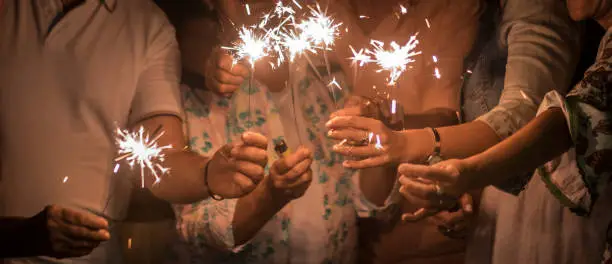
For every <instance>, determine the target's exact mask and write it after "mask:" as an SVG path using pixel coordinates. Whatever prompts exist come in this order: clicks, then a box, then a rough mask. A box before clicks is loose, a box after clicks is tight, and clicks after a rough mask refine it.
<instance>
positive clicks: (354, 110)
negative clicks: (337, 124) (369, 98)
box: [329, 106, 364, 119]
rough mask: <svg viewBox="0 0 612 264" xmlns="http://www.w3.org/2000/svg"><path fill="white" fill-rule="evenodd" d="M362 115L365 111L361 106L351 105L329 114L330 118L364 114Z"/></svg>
mask: <svg viewBox="0 0 612 264" xmlns="http://www.w3.org/2000/svg"><path fill="white" fill-rule="evenodd" d="M362 115H364V111H363V109H362V108H361V107H359V106H351V107H346V108H343V109H340V110H338V111H336V112H333V113H332V114H331V115H330V116H329V119H333V118H334V117H338V116H362Z"/></svg>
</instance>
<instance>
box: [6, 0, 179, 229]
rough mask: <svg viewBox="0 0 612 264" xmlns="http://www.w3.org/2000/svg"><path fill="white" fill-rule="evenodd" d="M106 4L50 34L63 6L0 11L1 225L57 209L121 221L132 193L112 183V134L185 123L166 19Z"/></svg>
mask: <svg viewBox="0 0 612 264" xmlns="http://www.w3.org/2000/svg"><path fill="white" fill-rule="evenodd" d="M104 2H105V3H101V1H99V0H86V1H84V3H82V4H81V5H79V6H78V7H76V8H75V9H73V10H72V11H70V12H68V14H67V15H66V16H64V17H63V18H62V19H61V20H59V22H58V23H57V24H55V25H54V26H52V21H53V20H54V18H55V17H56V15H57V14H58V13H59V12H60V11H62V8H63V5H62V2H61V0H45V1H23V0H8V1H5V2H4V7H3V9H2V10H0V80H2V81H1V82H0V91H1V92H2V96H1V100H2V101H1V102H0V127H1V128H2V130H1V132H0V145H1V146H2V149H1V151H2V152H1V155H0V157H1V164H2V174H1V176H2V181H1V183H2V184H1V187H2V188H3V190H2V191H1V192H0V194H1V195H2V197H0V201H2V202H3V203H4V204H3V205H4V210H2V211H1V215H5V216H32V215H34V214H36V213H37V212H39V211H40V210H41V209H43V207H44V206H45V205H48V204H59V205H63V206H72V207H76V208H83V209H86V210H90V211H93V212H96V213H99V214H105V215H107V216H109V217H111V218H120V217H121V216H122V211H125V207H126V203H127V202H128V198H129V187H130V184H129V183H128V182H129V181H127V180H125V179H124V178H122V177H120V175H116V176H114V175H113V174H112V169H113V157H114V155H115V148H114V134H113V133H114V130H115V129H116V127H117V126H119V127H122V128H125V127H127V126H128V124H132V123H136V122H138V121H140V120H142V119H143V118H146V117H150V116H152V115H155V114H173V115H179V114H180V103H179V100H180V99H179V93H178V80H179V77H180V76H179V75H180V71H179V70H180V69H179V66H180V64H179V52H178V46H177V43H176V40H175V37H174V30H173V28H172V26H171V25H170V24H169V22H168V21H167V19H166V17H165V16H164V14H163V13H162V12H161V10H159V9H158V8H157V7H156V6H155V5H154V3H153V2H152V1H148V0H129V1H121V0H106V1H104ZM65 179H66V180H65ZM64 181H65V182H64ZM118 183H122V184H121V185H122V186H123V187H128V188H123V187H120V186H119V185H118ZM115 185H117V186H115ZM109 193H110V194H111V198H112V199H111V201H110V204H109V206H108V208H107V209H106V212H103V208H104V206H105V204H106V201H107V197H108V195H109Z"/></svg>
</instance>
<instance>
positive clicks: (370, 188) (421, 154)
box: [359, 108, 459, 206]
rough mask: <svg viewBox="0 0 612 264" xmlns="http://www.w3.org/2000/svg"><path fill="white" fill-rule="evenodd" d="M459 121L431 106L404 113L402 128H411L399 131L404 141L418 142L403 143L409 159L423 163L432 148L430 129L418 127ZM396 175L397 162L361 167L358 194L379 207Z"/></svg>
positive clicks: (451, 111)
mask: <svg viewBox="0 0 612 264" xmlns="http://www.w3.org/2000/svg"><path fill="white" fill-rule="evenodd" d="M458 122H459V120H458V118H457V114H456V112H455V111H453V110H451V109H444V108H436V109H431V110H428V111H426V112H424V113H421V114H408V115H405V122H404V123H405V126H404V128H406V129H410V130H406V131H404V132H401V133H403V134H404V136H406V137H409V138H410V140H408V141H407V142H415V143H418V144H411V143H408V146H406V147H407V148H409V150H408V153H411V154H407V156H408V157H409V158H408V160H409V161H410V162H413V163H421V162H424V161H425V160H426V159H427V156H428V155H429V154H431V152H432V151H433V138H432V135H431V134H430V133H431V132H429V131H427V130H425V129H417V128H423V127H440V126H450V125H454V124H457V123H458ZM415 150H416V151H415ZM396 174H397V165H396V164H392V165H390V166H385V167H375V168H368V169H362V170H361V172H360V173H359V181H360V182H359V185H360V187H361V190H360V191H361V193H362V194H363V195H364V196H365V197H366V198H367V199H368V200H369V201H370V202H372V203H373V204H375V205H378V206H382V205H384V203H385V201H386V199H387V198H388V197H389V193H390V192H391V190H392V189H393V186H394V184H395V181H396V177H395V175H396Z"/></svg>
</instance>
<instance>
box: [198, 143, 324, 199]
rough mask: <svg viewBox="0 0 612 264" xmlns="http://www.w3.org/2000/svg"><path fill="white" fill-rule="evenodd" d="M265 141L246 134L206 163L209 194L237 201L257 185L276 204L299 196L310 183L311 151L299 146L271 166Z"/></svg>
mask: <svg viewBox="0 0 612 264" xmlns="http://www.w3.org/2000/svg"><path fill="white" fill-rule="evenodd" d="M267 147H268V140H267V138H266V137H265V136H263V135H261V134H257V133H254V132H246V133H244V134H243V135H242V137H241V141H240V142H235V143H231V144H227V145H225V146H224V147H222V148H221V149H219V150H218V151H217V152H216V153H215V154H214V155H213V157H212V159H211V160H210V161H209V162H210V165H209V166H208V167H209V168H208V170H207V172H206V173H207V175H206V177H207V178H208V188H209V191H210V192H211V193H214V194H216V195H219V196H221V197H223V198H238V197H242V196H244V195H247V194H249V193H250V192H252V191H253V190H254V189H255V188H256V187H257V186H258V185H259V184H264V187H265V188H266V190H267V191H269V192H270V194H271V195H272V196H273V197H274V198H275V199H279V201H289V200H292V199H295V198H298V197H301V196H302V195H303V194H304V192H305V191H306V189H307V188H308V186H309V185H310V182H311V180H312V171H311V169H310V165H311V164H312V161H313V157H312V153H311V151H310V150H308V149H307V148H304V147H300V148H298V149H297V151H295V152H294V153H292V154H288V155H284V156H283V157H280V158H279V159H278V160H276V161H275V162H274V163H273V164H272V165H271V167H270V173H269V174H268V175H265V167H266V165H267V164H268V151H267Z"/></svg>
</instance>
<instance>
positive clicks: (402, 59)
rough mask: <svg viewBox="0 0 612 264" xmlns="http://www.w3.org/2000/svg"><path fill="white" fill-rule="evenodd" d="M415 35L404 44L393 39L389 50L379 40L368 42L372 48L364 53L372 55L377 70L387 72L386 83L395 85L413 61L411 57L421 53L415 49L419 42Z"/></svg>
mask: <svg viewBox="0 0 612 264" xmlns="http://www.w3.org/2000/svg"><path fill="white" fill-rule="evenodd" d="M416 37H417V35H416V34H415V35H413V36H411V37H410V40H408V42H407V43H406V45H404V46H400V45H398V44H397V43H396V42H395V41H393V42H391V43H390V44H389V45H390V46H391V49H390V50H386V49H385V44H384V43H383V42H381V41H378V40H372V41H371V42H370V44H371V45H372V46H373V47H374V50H367V51H366V53H367V54H370V55H372V56H374V59H373V61H374V62H376V64H377V65H378V66H379V67H380V69H379V70H378V71H377V72H382V71H388V72H389V79H388V80H389V83H388V85H395V84H396V82H397V80H398V79H399V77H400V76H401V75H402V73H404V71H405V70H406V69H407V68H408V65H409V64H410V63H413V62H414V61H415V60H414V58H413V57H414V56H417V55H419V54H421V52H420V51H415V48H416V46H417V45H418V44H419V40H418V39H417V38H416Z"/></svg>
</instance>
